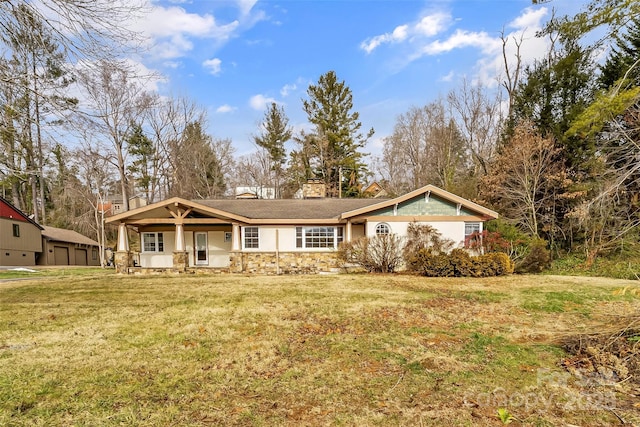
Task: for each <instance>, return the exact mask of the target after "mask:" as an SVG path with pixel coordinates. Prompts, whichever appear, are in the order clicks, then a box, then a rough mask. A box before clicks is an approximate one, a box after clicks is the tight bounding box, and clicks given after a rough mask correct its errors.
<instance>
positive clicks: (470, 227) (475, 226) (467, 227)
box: [464, 222, 482, 241]
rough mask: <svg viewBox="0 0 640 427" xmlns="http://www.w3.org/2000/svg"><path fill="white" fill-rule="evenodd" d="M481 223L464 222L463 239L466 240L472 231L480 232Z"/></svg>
mask: <svg viewBox="0 0 640 427" xmlns="http://www.w3.org/2000/svg"><path fill="white" fill-rule="evenodd" d="M481 231H482V225H481V224H480V223H479V222H466V223H465V224H464V240H465V241H466V240H467V239H468V238H469V237H471V235H473V233H480V232H481Z"/></svg>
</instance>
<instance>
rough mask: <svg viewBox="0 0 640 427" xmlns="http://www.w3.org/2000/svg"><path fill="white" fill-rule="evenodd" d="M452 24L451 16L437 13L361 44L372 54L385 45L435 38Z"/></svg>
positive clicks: (370, 38) (363, 48) (362, 47)
mask: <svg viewBox="0 0 640 427" xmlns="http://www.w3.org/2000/svg"><path fill="white" fill-rule="evenodd" d="M450 23H451V15H449V14H448V13H444V12H435V13H432V14H429V15H425V16H423V17H422V18H420V19H419V20H418V21H417V22H414V23H411V24H403V25H399V26H397V27H396V28H394V30H393V31H392V32H390V33H384V34H380V35H377V36H373V37H369V38H368V39H366V40H364V41H363V42H362V43H360V48H361V49H362V50H364V51H365V52H366V53H371V52H373V51H374V50H375V49H377V48H378V47H379V46H380V45H382V44H385V43H402V42H405V41H407V40H411V41H413V40H415V39H416V38H417V39H422V38H424V37H427V38H429V37H433V36H435V35H437V34H439V33H440V32H441V31H444V30H445V29H446V28H447V27H448V26H449V25H450Z"/></svg>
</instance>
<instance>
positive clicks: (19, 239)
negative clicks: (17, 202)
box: [0, 196, 42, 266]
mask: <svg viewBox="0 0 640 427" xmlns="http://www.w3.org/2000/svg"><path fill="white" fill-rule="evenodd" d="M41 231H42V227H41V226H40V225H39V224H38V223H36V222H35V221H34V220H32V219H31V218H29V217H28V216H27V215H25V214H24V213H23V212H21V211H20V209H18V208H16V207H15V206H14V205H12V204H11V203H10V202H9V201H8V200H6V199H5V198H3V197H1V196H0V265H4V266H23V265H35V263H36V255H37V254H38V253H40V252H42V240H41V239H40V232H41Z"/></svg>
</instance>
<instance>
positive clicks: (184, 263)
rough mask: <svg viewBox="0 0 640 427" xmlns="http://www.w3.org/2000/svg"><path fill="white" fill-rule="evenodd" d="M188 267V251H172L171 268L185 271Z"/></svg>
mask: <svg viewBox="0 0 640 427" xmlns="http://www.w3.org/2000/svg"><path fill="white" fill-rule="evenodd" d="M187 267H189V253H188V252H174V253H173V270H175V271H177V272H184V271H187Z"/></svg>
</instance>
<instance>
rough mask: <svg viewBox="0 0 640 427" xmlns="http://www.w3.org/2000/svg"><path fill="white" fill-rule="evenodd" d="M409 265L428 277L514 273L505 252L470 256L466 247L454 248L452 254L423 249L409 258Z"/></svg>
mask: <svg viewBox="0 0 640 427" xmlns="http://www.w3.org/2000/svg"><path fill="white" fill-rule="evenodd" d="M407 266H408V267H409V269H411V270H412V271H415V272H417V273H419V274H421V275H423V276H427V277H490V276H502V275H506V274H511V273H513V261H511V258H509V256H508V255H507V254H505V253H502V252H494V253H490V254H486V255H479V256H470V255H469V254H468V253H467V252H466V251H465V250H464V249H454V250H453V251H451V253H450V254H447V253H434V252H433V251H431V250H429V249H421V250H419V251H418V253H416V254H415V255H414V256H412V257H411V258H410V259H409V260H408V262H407Z"/></svg>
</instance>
